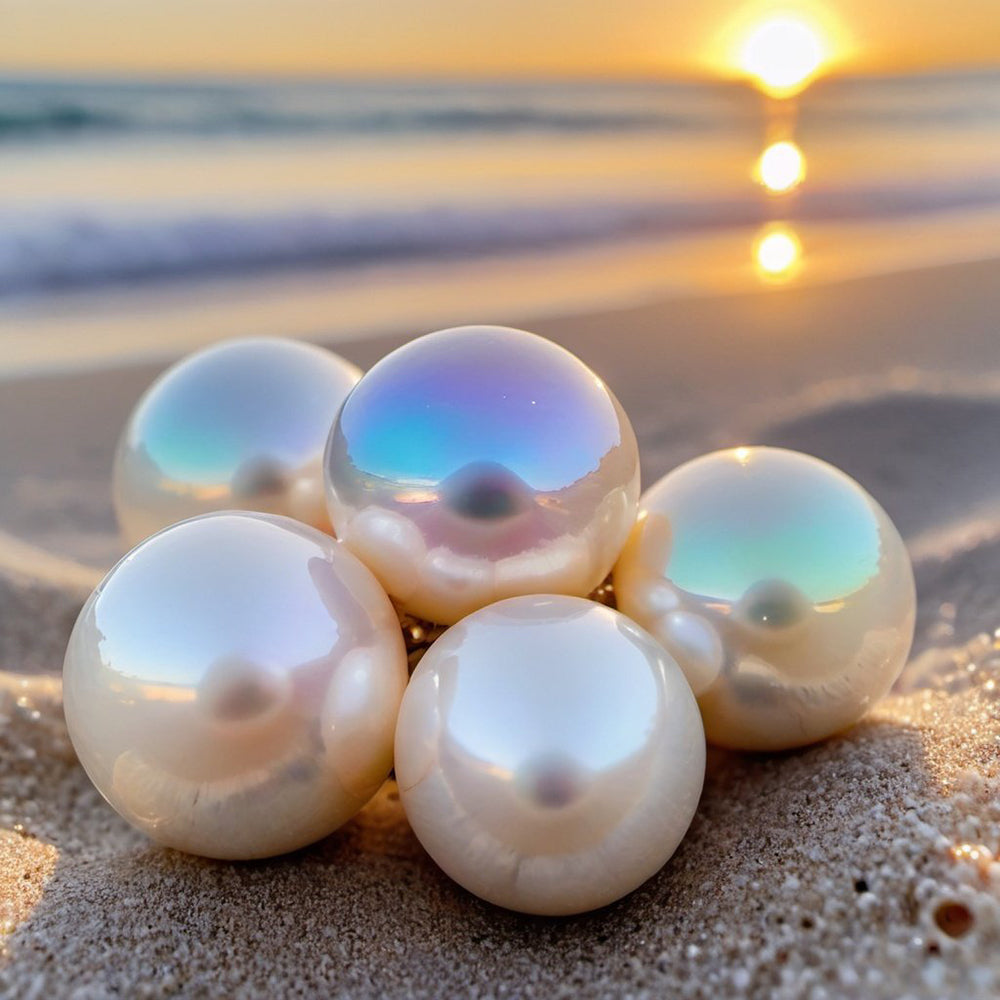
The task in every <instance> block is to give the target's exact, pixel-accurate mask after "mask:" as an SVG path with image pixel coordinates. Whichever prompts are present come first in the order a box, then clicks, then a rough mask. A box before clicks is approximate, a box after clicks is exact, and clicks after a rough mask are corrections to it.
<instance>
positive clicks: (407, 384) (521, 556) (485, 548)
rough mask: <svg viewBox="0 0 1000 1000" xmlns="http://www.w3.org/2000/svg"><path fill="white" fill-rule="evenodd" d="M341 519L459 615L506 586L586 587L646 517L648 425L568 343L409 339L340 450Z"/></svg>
mask: <svg viewBox="0 0 1000 1000" xmlns="http://www.w3.org/2000/svg"><path fill="white" fill-rule="evenodd" d="M326 472H327V487H328V501H329V507H330V517H331V520H332V522H333V525H334V528H335V529H336V532H337V535H338V536H339V537H340V538H342V539H343V540H344V543H345V544H346V545H347V546H348V547H349V548H350V549H351V550H352V551H353V552H354V553H356V554H357V555H358V556H359V557H360V558H361V559H362V560H363V561H364V562H365V563H366V565H368V566H369V567H370V568H371V569H372V571H373V572H374V573H375V575H376V576H377V577H378V578H379V579H380V580H381V582H382V584H383V585H384V586H385V588H386V589H387V590H388V592H389V594H390V596H391V597H393V598H394V599H395V600H396V602H397V603H398V604H399V605H400V606H402V608H403V609H404V610H406V611H408V612H410V613H411V614H414V615H416V616H417V617H420V618H424V619H427V620H430V621H435V622H441V623H444V624H451V623H453V622H456V621H458V620H459V619H460V618H462V617H463V616H464V615H467V614H469V613H470V612H472V611H475V610H476V609H477V608H481V607H484V606H485V605H487V604H490V603H491V602H493V601H496V600H499V599H501V598H505V597H513V596H516V595H519V594H530V593H562V594H576V595H580V596H584V595H586V594H588V593H590V592H591V591H592V590H593V589H594V588H595V587H597V586H598V585H599V584H600V583H601V582H602V580H604V578H605V577H606V576H607V574H608V572H609V571H610V569H611V567H612V565H613V564H614V561H615V559H616V558H617V557H618V553H619V552H620V551H621V548H622V545H623V544H624V543H625V540H626V539H627V537H628V533H629V530H630V529H631V527H632V524H633V523H634V520H635V512H636V504H637V502H638V495H639V453H638V448H637V446H636V441H635V435H634V434H633V432H632V427H631V425H630V424H629V421H628V417H627V416H626V415H625V413H624V411H623V410H622V408H621V406H620V405H619V403H618V401H617V400H616V399H615V397H614V396H613V395H612V394H611V392H610V391H609V390H608V388H607V387H606V386H605V385H604V383H603V382H602V381H601V380H600V379H599V378H598V377H597V376H596V375H595V374H594V373H593V372H592V371H591V370H590V369H589V368H587V366H586V365H584V364H583V362H581V361H580V360H579V359H577V358H575V357H574V356H573V355H572V354H570V353H569V352H567V351H565V350H563V348H561V347H558V346H557V345H555V344H553V343H551V342H550V341H547V340H544V339H542V338H541V337H536V336H535V335H534V334H530V333H525V332H524V331H523V330H511V329H508V328H505V327H490V326H480V327H471V326H470V327H459V328H457V329H453V330H443V331H440V332H438V333H433V334H430V335H428V336H426V337H421V338H419V339H418V340H415V341H411V342H410V343H409V344H407V345H405V346H404V347H401V348H399V349H398V350H397V351H394V352H393V353H392V354H390V355H389V356H388V357H386V358H384V359H383V360H382V361H380V362H379V363H378V364H377V365H375V367H374V368H372V369H371V371H369V372H368V373H367V374H366V375H365V376H364V377H363V378H362V379H361V381H360V382H359V383H358V385H357V388H356V389H355V390H354V392H352V393H351V396H350V398H349V399H348V400H347V402H346V403H345V404H344V407H343V409H342V410H341V412H340V415H339V416H338V418H337V421H336V423H335V425H334V428H333V432H332V434H331V436H330V441H329V445H328V447H327V453H326Z"/></svg>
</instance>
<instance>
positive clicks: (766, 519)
mask: <svg viewBox="0 0 1000 1000" xmlns="http://www.w3.org/2000/svg"><path fill="white" fill-rule="evenodd" d="M614 584H615V594H616V597H617V600H618V607H619V608H620V609H621V610H622V611H623V612H624V613H625V614H627V615H629V616H630V617H632V618H634V619H635V620H636V621H637V622H639V623H640V624H641V625H643V626H644V627H645V628H647V629H649V631H650V632H652V633H653V635H655V636H656V637H657V638H658V639H659V640H660V641H661V642H662V643H663V644H664V646H665V647H666V648H667V649H668V650H669V651H670V652H671V653H672V654H673V655H674V656H675V657H676V658H677V661H678V663H680V665H681V667H682V668H683V669H684V671H685V673H686V674H687V676H688V680H689V681H690V682H691V685H692V687H693V689H694V692H695V694H696V695H697V696H698V700H699V704H700V706H701V710H702V715H703V718H704V720H705V731H706V734H707V736H708V738H709V740H710V741H712V742H714V743H718V744H721V745H724V746H729V747H734V748H740V749H748V750H778V749H784V748H787V747H794V746H800V745H803V744H807V743H811V742H813V741H815V740H819V739H822V738H823V737H825V736H829V735H830V734H832V733H835V732H837V731H839V730H841V729H844V728H845V727H847V726H849V725H851V724H852V723H854V722H856V721H857V720H858V719H859V718H860V717H861V716H862V715H864V713H865V712H866V711H867V710H868V709H869V708H870V707H871V705H872V704H873V703H874V702H875V701H877V700H878V699H879V698H881V697H882V696H883V695H884V694H886V692H888V690H889V688H890V687H891V686H892V684H893V682H894V681H895V680H896V678H897V677H898V676H899V673H900V671H901V670H902V669H903V666H904V665H905V663H906V658H907V655H908V653H909V649H910V643H911V642H912V639H913V625H914V618H915V613H916V595H915V591H914V583H913V571H912V569H911V567H910V560H909V556H908V555H907V552H906V548H905V546H904V545H903V541H902V539H901V538H900V537H899V533H898V532H897V531H896V528H895V527H894V526H893V524H892V522H891V521H890V520H889V518H888V516H887V515H886V513H885V511H883V510H882V508H881V507H880V506H879V505H878V504H877V503H876V502H875V500H873V499H872V497H871V496H869V495H868V493H866V492H865V491H864V490H863V489H862V488H861V487H860V486H859V485H858V484H857V483H856V482H855V481H854V480H853V479H851V478H850V477H849V476H847V475H845V474H844V473H843V472H840V471H839V470H838V469H835V468H834V467H833V466H831V465H827V464H826V463H825V462H821V461H820V460H819V459H816V458H812V457H810V456H808V455H802V454H799V453H798V452H793V451H785V450H783V449H780V448H736V449H733V450H731V451H721V452H716V453H714V454H711V455H705V456H703V457H701V458H697V459H695V460H694V461H692V462H688V463H687V464H685V465H682V466H680V468H678V469H675V470H674V471H673V472H671V473H669V474H668V475H666V476H664V477H663V479H661V480H660V481H659V482H658V483H656V484H655V485H654V486H652V487H651V488H650V489H649V490H647V491H646V493H645V494H644V495H643V497H642V499H641V501H640V510H639V520H638V522H637V523H636V526H635V529H634V531H633V533H632V537H631V538H630V539H629V543H628V545H627V546H626V547H625V551H624V552H623V553H622V557H621V559H620V560H619V562H618V564H617V566H616V567H615V574H614Z"/></svg>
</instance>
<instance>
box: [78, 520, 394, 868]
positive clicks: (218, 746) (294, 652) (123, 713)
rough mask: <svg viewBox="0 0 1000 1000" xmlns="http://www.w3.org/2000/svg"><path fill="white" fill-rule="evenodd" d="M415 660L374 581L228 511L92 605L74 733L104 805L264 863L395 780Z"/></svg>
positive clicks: (118, 578) (151, 828) (136, 566)
mask: <svg viewBox="0 0 1000 1000" xmlns="http://www.w3.org/2000/svg"><path fill="white" fill-rule="evenodd" d="M406 680H407V669H406V654H405V649H404V646H403V641H402V636H401V633H400V630H399V620H398V618H397V616H396V613H395V610H394V609H393V607H392V605H391V603H390V602H389V600H388V598H387V597H386V595H385V592H384V591H383V590H382V588H381V587H380V586H379V584H378V582H377V581H376V580H375V578H374V577H373V576H372V574H371V573H370V572H369V571H368V570H367V569H366V568H365V567H364V566H363V565H362V564H361V563H360V562H359V561H358V560H357V559H356V558H355V557H354V556H352V555H351V554H350V553H349V552H348V551H347V550H346V549H345V548H344V547H343V546H342V545H340V543H338V542H337V541H336V540H335V539H333V538H331V537H330V536H329V535H327V534H324V533H322V532H319V531H317V530H316V529H314V528H310V527H308V526H306V525H304V524H301V523H299V522H297V521H293V520H291V519H290V518H285V517H277V516H274V515H270V514H254V513H245V512H223V513H215V514H206V515H203V516H200V517H196V518H192V519H191V520H187V521H183V522H181V523H180V524H176V525H173V526H171V527H169V528H167V529H165V530H164V531H161V532H159V533H158V534H156V535H154V536H152V537H151V538H149V539H147V540H146V541H144V542H143V543H142V544H140V545H139V546H138V547H137V548H135V549H133V550H132V552H130V553H129V554H128V555H127V556H126V557H125V558H124V559H122V560H121V561H120V562H119V563H118V565H117V566H116V567H115V568H114V569H113V570H112V571H111V572H110V573H109V574H108V576H107V577H106V578H105V579H104V581H103V582H102V583H101V585H100V586H99V587H98V588H97V590H96V591H95V592H94V594H93V595H92V596H91V598H90V599H89V600H88V601H87V603H86V604H85V606H84V608H83V610H82V611H81V612H80V616H79V618H78V620H77V623H76V626H75V628H74V630H73V634H72V637H71V638H70V642H69V647H68V649H67V651H66V661H65V665H64V670H63V690H64V701H65V712H66V722H67V725H68V727H69V732H70V736H71V738H72V740H73V744H74V746H75V748H76V751H77V754H78V756H79V758H80V761H81V763H82V764H83V766H84V768H85V769H86V771H87V773H88V774H89V775H90V778H91V779H92V780H93V782H94V784H95V785H96V786H97V788H98V790H99V791H100V792H101V793H102V794H103V795H104V796H105V798H106V799H107V800H108V801H109V802H110V803H111V805H112V806H114V807H115V809H117V810H118V812H119V813H121V815H122V816H124V817H125V819H127V820H128V821H129V822H130V823H132V824H133V825H135V826H136V827H138V828H139V829H140V830H142V831H144V832H145V833H147V834H148V835H149V836H150V837H152V838H153V839H155V840H157V841H159V842H160V843H163V844H166V845H168V846H170V847H175V848H178V849H179V850H183V851H189V852H191V853H194V854H202V855H206V856H209V857H217V858H258V857H267V856H269V855H273V854H281V853H284V852H286V851H291V850H295V849H296V848H299V847H302V846H304V845H306V844H309V843H311V842H313V841H314V840H318V839H319V838H321V837H324V836H326V835H327V834H329V833H330V832H332V831H333V830H334V829H336V828H337V827H338V826H340V825H341V824H342V823H344V822H346V821H347V820H348V819H349V818H350V817H351V816H353V815H354V814H355V813H356V812H357V811H358V810H359V809H360V808H361V807H362V806H363V805H364V804H365V803H366V802H367V801H368V799H369V798H371V796H372V795H374V793H375V792H376V791H377V789H378V788H379V786H380V785H381V784H382V782H383V781H384V780H385V777H386V775H387V773H388V771H389V768H390V766H391V764H392V742H393V736H394V731H395V723H396V714H397V711H398V707H399V701H400V699H401V697H402V694H403V689H404V688H405V686H406Z"/></svg>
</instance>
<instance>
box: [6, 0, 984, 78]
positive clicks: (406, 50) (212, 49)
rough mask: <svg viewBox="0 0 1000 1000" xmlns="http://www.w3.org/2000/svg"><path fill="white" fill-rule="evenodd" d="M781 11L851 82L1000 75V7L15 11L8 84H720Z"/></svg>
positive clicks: (665, 3) (79, 4) (282, 4)
mask: <svg viewBox="0 0 1000 1000" xmlns="http://www.w3.org/2000/svg"><path fill="white" fill-rule="evenodd" d="M775 10H777V11H779V12H794V13H802V14H805V15H806V16H808V17H809V18H811V19H812V20H813V21H815V22H817V23H818V24H819V25H820V26H821V29H822V32H823V34H824V36H825V37H826V38H827V40H828V48H829V55H830V57H831V68H839V69H842V70H843V71H846V72H900V71H910V70H919V69H928V68H939V67H942V68H943V67H972V66H983V65H991V64H992V65H1000V0H789V2H777V3H772V2H770V0H749V2H748V3H747V4H745V5H743V6H742V7H741V6H740V5H739V4H738V3H734V2H733V0H685V2H680V0H615V2H613V3H612V2H608V0H86V2H83V0H0V73H4V72H11V71H13V72H40V73H47V72H52V71H55V72H60V73H74V72H80V71H85V72H88V73H96V74H108V75H111V74H120V73H130V74H131V73H135V74H143V75H150V74H153V75H160V74H164V73H169V74H173V73H178V74H189V73H191V74H198V75H202V74H206V73H212V74H214V73H220V74H227V73H241V74H242V73H250V74H270V73H278V74H303V75H313V74H335V75H336V74H345V75H357V74H361V75H380V76H383V75H403V76H407V75H446V76H510V75H519V76H545V75H574V76H580V75H583V76H604V75H624V76H631V75H643V76H645V75H650V74H653V75H657V74H672V75H677V74H680V75H684V74H703V73H705V72H706V71H707V72H710V73H717V72H725V71H726V70H727V69H728V68H731V67H732V65H733V62H734V58H733V54H732V50H733V46H734V45H735V44H736V43H735V41H734V39H735V38H736V37H737V36H738V35H739V33H740V32H741V31H745V30H746V26H747V25H748V24H752V23H753V22H754V21H756V20H759V19H761V18H763V17H764V16H765V14H766V13H768V12H771V11H775Z"/></svg>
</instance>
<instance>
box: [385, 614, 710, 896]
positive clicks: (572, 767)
mask: <svg viewBox="0 0 1000 1000" xmlns="http://www.w3.org/2000/svg"><path fill="white" fill-rule="evenodd" d="M704 775H705V737H704V732H703V730H702V724H701V718H700V717H699V714H698V707H697V704H696V703H695V700H694V696H693V695H692V693H691V689H690V688H689V686H688V684H687V682H686V681H685V679H684V675H683V674H682V673H681V671H680V669H679V668H678V667H677V665H676V664H675V663H674V661H673V660H672V659H671V658H670V657H669V656H668V655H667V654H666V653H665V651H664V650H663V648H662V647H661V646H660V645H659V644H658V643H657V642H655V641H654V640H653V638H652V637H651V636H650V635H649V634H648V633H646V632H644V631H643V630H642V629H640V628H638V627H637V626H636V625H635V624H634V623H633V622H631V621H629V620H628V619H627V618H625V616H624V615H621V614H619V613H618V612H617V611H613V610H612V609H611V608H607V607H604V606H602V605H599V604H595V603H593V602H591V601H586V600H582V599H580V598H577V597H565V596H529V597H515V598H511V599H509V600H505V601H501V602H499V603H497V604H493V605H491V606H489V607H487V608H483V609H482V610H480V611H477V612H475V613H474V614H472V615H470V616H469V617H468V618H465V619H464V620H463V621H461V622H460V623H459V624H457V625H454V626H453V627H452V628H450V629H449V630H448V631H446V632H445V633H444V635H442V636H441V638H440V639H438V640H437V642H436V643H434V645H433V646H431V648H430V650H429V651H428V652H427V653H426V654H425V655H424V657H423V659H422V660H421V661H420V663H419V664H418V666H417V668H416V671H415V672H414V674H413V677H412V679H411V681H410V685H409V687H408V688H407V690H406V693H405V695H404V696H403V703H402V705H401V707H400V713H399V722H398V725H397V729H396V779H397V781H398V783H399V792H400V799H401V801H402V803H403V807H404V809H405V810H406V815H407V818H408V819H409V821H410V824H411V826H412V827H413V830H414V832H415V833H416V835H417V837H418V839H419V840H420V842H421V843H422V844H423V846H424V847H425V848H426V849H427V851H428V853H429V854H430V855H431V857H432V858H433V859H434V860H435V861H436V862H437V863H438V864H439V865H440V866H441V868H443V869H444V871H445V872H446V873H447V874H448V875H450V876H451V877H452V878H453V879H455V880H456V881H457V882H459V883H460V884H461V885H463V886H464V887H465V888H467V889H469V890H470V891H471V892H474V893H475V894H476V895H478V896H481V897H482V898H483V899H486V900H489V901H490V902H493V903H497V904H499V905H500V906H505V907H507V908H509V909H512V910H521V911H523V912H525V913H540V914H553V915H554V914H567V913H580V912H583V911H584V910H592V909H596V908H597V907H599V906H604V905H606V904H608V903H611V902H613V901H614V900H616V899H618V898H620V897H621V896H624V895H625V894H626V893H628V892H631V891H632V890H633V889H635V888H636V887H637V886H639V885H641V884H642V883H643V882H644V881H645V880H646V879H647V878H649V877H650V876H651V875H652V874H654V873H655V872H656V871H657V870H658V869H659V868H660V867H661V866H662V865H663V864H664V863H665V862H666V861H667V859H668V858H669V857H670V856H671V854H673V852H674V850H675V849H676V847H677V845H678V844H679V843H680V840H681V838H682V837H683V836H684V833H685V831H686V830H687V828H688V826H689V824H690V823H691V819H692V817H693V816H694V812H695V808H696V806H697V804H698V797H699V795H700V794H701V787H702V782H703V780H704Z"/></svg>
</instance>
